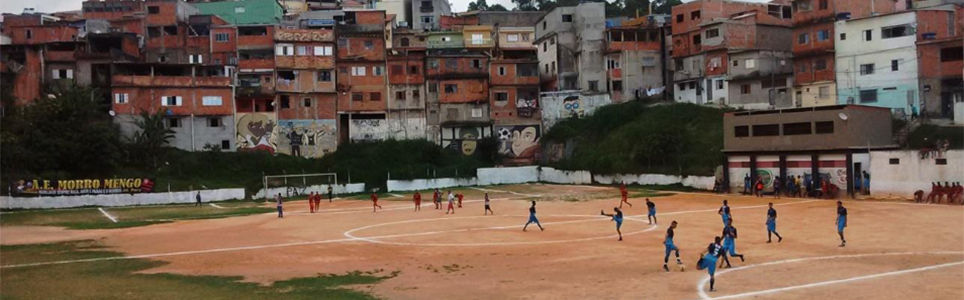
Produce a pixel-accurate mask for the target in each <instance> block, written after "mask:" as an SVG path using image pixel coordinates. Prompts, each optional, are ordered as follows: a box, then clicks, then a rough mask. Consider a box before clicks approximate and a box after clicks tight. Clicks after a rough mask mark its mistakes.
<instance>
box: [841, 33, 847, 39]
mask: <svg viewBox="0 0 964 300" xmlns="http://www.w3.org/2000/svg"><path fill="white" fill-rule="evenodd" d="M840 40H841V41H846V40H847V33H841V34H840Z"/></svg>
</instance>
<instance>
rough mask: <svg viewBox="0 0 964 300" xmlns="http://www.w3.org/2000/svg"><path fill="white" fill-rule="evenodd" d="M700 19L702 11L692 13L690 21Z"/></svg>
mask: <svg viewBox="0 0 964 300" xmlns="http://www.w3.org/2000/svg"><path fill="white" fill-rule="evenodd" d="M699 19H700V11H698V10H694V11H692V12H690V20H699Z"/></svg>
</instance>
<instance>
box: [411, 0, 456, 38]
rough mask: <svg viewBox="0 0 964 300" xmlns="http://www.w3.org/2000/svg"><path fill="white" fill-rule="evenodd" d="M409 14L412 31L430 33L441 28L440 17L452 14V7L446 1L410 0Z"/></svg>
mask: <svg viewBox="0 0 964 300" xmlns="http://www.w3.org/2000/svg"><path fill="white" fill-rule="evenodd" d="M411 12H412V14H411V18H412V23H411V24H410V25H411V27H412V29H415V30H419V31H431V30H439V29H440V28H441V27H440V26H439V24H440V23H439V22H440V20H441V19H442V16H447V15H450V14H452V7H451V5H450V4H449V2H448V1H447V0H412V1H411Z"/></svg>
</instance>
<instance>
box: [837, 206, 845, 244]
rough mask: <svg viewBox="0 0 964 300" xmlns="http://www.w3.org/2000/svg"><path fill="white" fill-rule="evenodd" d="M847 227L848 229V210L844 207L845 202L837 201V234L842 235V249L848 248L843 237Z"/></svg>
mask: <svg viewBox="0 0 964 300" xmlns="http://www.w3.org/2000/svg"><path fill="white" fill-rule="evenodd" d="M845 227H847V208H846V207H844V206H843V202H840V201H837V234H839V235H840V247H843V246H847V240H846V239H844V235H843V230H844V228H845Z"/></svg>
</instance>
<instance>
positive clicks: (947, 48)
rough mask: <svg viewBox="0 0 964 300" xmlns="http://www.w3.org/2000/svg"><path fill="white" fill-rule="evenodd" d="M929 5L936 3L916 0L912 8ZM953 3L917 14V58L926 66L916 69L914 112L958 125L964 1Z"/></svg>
mask: <svg viewBox="0 0 964 300" xmlns="http://www.w3.org/2000/svg"><path fill="white" fill-rule="evenodd" d="M932 2H937V3H933V4H935V5H937V4H940V2H938V1H918V2H917V3H915V4H914V5H915V8H916V7H917V5H920V6H924V5H925V4H931V3H932ZM957 3H958V4H957V5H942V6H932V7H929V8H921V9H920V10H918V11H917V20H918V23H917V57H918V59H919V63H920V65H922V66H927V67H925V68H919V69H918V70H919V72H920V74H919V76H918V78H919V84H920V88H919V90H920V91H921V95H920V102H921V106H920V107H919V108H918V113H919V114H922V115H924V116H925V117H928V118H941V119H951V118H954V121H955V122H956V123H961V122H964V120H960V116H958V117H955V116H954V111H955V107H954V106H955V105H957V106H964V77H962V76H964V42H962V40H964V5H962V4H964V2H961V1H958V2H957ZM957 110H964V108H958V109H957ZM912 113H913V112H912Z"/></svg>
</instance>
